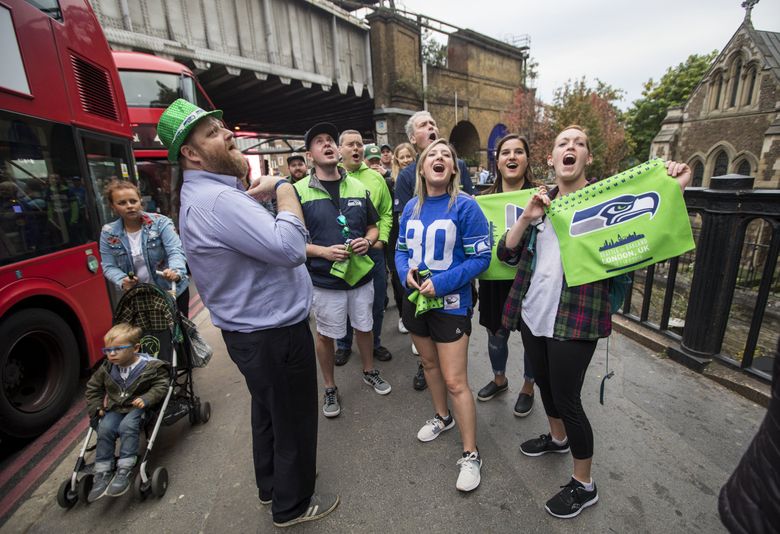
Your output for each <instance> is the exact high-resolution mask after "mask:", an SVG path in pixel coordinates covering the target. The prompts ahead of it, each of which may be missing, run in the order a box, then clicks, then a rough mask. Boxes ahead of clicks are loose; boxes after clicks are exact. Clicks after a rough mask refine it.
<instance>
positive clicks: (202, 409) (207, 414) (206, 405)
mask: <svg viewBox="0 0 780 534" xmlns="http://www.w3.org/2000/svg"><path fill="white" fill-rule="evenodd" d="M198 419H200V422H201V424H203V423H208V422H209V419H211V403H210V402H208V401H206V402H202V403H200V405H199V406H198Z"/></svg>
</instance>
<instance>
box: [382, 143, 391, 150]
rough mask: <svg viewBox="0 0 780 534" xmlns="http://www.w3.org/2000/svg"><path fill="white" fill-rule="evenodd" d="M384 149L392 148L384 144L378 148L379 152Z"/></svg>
mask: <svg viewBox="0 0 780 534" xmlns="http://www.w3.org/2000/svg"><path fill="white" fill-rule="evenodd" d="M384 149H388V150H393V147H391V146H390V145H388V144H387V143H385V144H384V145H382V146H380V147H379V150H384Z"/></svg>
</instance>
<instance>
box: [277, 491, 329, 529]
mask: <svg viewBox="0 0 780 534" xmlns="http://www.w3.org/2000/svg"><path fill="white" fill-rule="evenodd" d="M338 505H339V496H338V495H329V494H327V493H323V494H320V495H318V494H316V493H315V494H314V495H312V496H311V500H310V501H309V507H308V508H306V511H305V512H303V513H302V514H301V515H299V516H298V517H296V518H293V519H290V520H289V521H283V522H281V523H279V522H276V521H274V526H275V527H291V526H293V525H297V524H298V523H304V522H306V521H316V520H317V519H322V518H323V517H325V516H326V515H328V514H329V513H331V512H332V511H333V510H335V509H336V507H337V506H338Z"/></svg>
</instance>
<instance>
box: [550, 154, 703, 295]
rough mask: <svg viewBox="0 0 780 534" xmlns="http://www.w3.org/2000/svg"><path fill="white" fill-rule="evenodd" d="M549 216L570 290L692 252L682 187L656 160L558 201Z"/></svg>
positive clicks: (552, 205) (691, 238)
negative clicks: (573, 287)
mask: <svg viewBox="0 0 780 534" xmlns="http://www.w3.org/2000/svg"><path fill="white" fill-rule="evenodd" d="M547 216H548V218H549V220H550V221H551V222H552V225H553V228H554V229H555V234H556V235H557V236H558V241H559V242H560V246H561V260H562V262H563V272H564V274H565V275H566V283H567V284H569V285H570V286H578V285H581V284H587V283H589V282H594V281H596V280H603V279H605V278H611V277H613V276H617V275H619V274H621V273H628V272H631V271H635V270H636V269H640V268H642V267H646V266H648V265H650V264H653V263H657V262H659V261H662V260H665V259H668V258H673V257H675V256H679V255H680V254H682V253H684V252H687V251H689V250H691V249H693V248H694V243H693V235H692V233H691V224H690V221H689V219H688V210H687V209H686V207H685V201H684V200H683V195H682V192H681V191H680V186H679V184H678V183H677V180H675V179H674V178H672V177H670V176H668V175H667V174H666V166H665V165H664V162H663V161H662V160H660V159H656V160H652V161H648V162H647V163H643V164H641V165H638V166H636V167H634V168H632V169H628V170H627V171H624V172H621V173H620V174H617V175H615V176H612V177H610V178H607V179H606V180H602V181H600V182H596V183H594V184H591V185H589V186H587V187H584V188H583V189H580V190H579V191H576V192H574V193H571V194H568V195H566V196H564V197H561V198H556V199H555V200H553V201H552V203H551V204H550V208H549V209H548V211H547Z"/></svg>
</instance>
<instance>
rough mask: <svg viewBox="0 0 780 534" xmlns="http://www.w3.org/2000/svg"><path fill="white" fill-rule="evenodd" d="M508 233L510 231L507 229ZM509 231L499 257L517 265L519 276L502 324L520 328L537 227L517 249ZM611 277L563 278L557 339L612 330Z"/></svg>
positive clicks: (583, 337) (601, 334) (599, 334)
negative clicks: (576, 282)
mask: <svg viewBox="0 0 780 534" xmlns="http://www.w3.org/2000/svg"><path fill="white" fill-rule="evenodd" d="M507 233H509V232H508V231H507ZM507 233H505V234H504V235H503V236H502V237H501V240H500V241H499V242H498V247H497V249H496V256H497V257H498V259H499V260H500V261H503V262H505V263H507V264H509V265H516V266H517V275H516V276H515V280H514V282H513V283H512V288H511V289H510V290H509V296H508V297H507V298H506V303H505V304H504V313H503V315H502V317H501V324H502V326H503V327H504V328H506V329H508V330H518V325H519V324H520V308H521V306H522V304H523V298H525V294H526V293H527V292H528V287H529V286H530V285H531V275H532V274H533V265H534V254H535V253H536V235H535V234H536V229H535V228H534V227H533V226H529V227H528V229H526V231H525V233H524V234H523V237H522V238H521V239H520V243H519V244H518V245H517V247H515V248H512V249H510V248H508V247H507V246H506V235H507ZM609 289H610V280H609V279H607V280H599V281H598V282H592V283H590V284H582V285H581V286H575V287H569V286H568V284H567V283H566V276H565V275H564V277H563V285H562V288H561V300H560V302H559V303H558V312H557V314H556V316H555V326H554V328H553V338H555V339H560V340H572V339H581V340H587V339H598V338H601V337H607V336H609V335H610V333H611V332H612V314H611V309H610V303H609Z"/></svg>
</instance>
